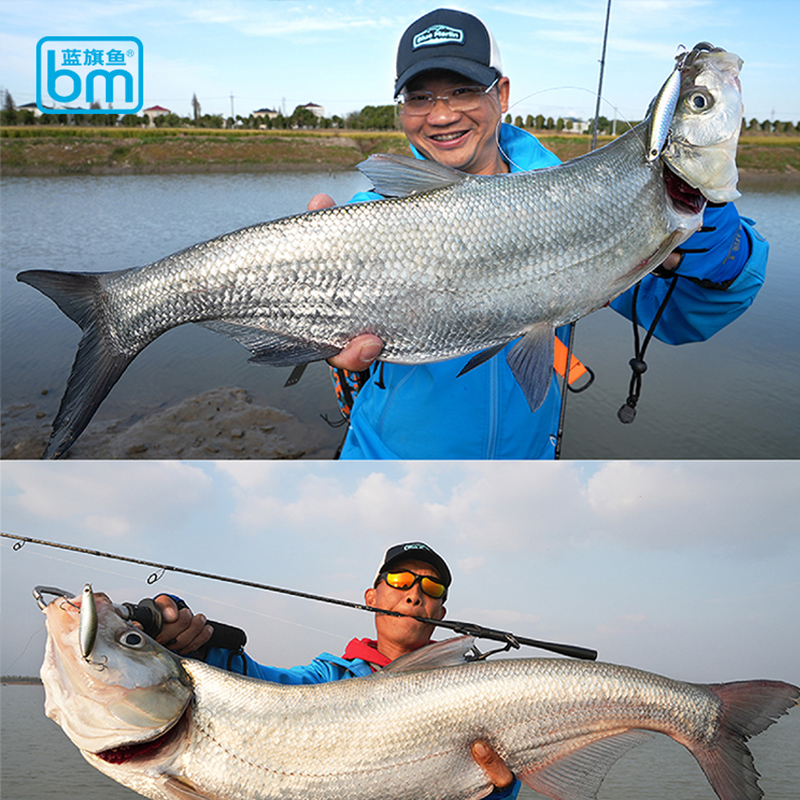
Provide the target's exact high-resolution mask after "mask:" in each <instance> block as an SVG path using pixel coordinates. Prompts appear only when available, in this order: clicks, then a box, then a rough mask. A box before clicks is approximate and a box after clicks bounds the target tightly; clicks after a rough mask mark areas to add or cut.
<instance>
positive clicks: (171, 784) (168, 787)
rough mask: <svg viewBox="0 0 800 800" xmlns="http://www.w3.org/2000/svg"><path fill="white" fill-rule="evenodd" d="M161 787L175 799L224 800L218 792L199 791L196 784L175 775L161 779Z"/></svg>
mask: <svg viewBox="0 0 800 800" xmlns="http://www.w3.org/2000/svg"><path fill="white" fill-rule="evenodd" d="M159 788H160V789H161V790H162V791H163V792H164V794H166V795H168V796H169V797H174V798H175V800H222V798H221V797H220V796H219V795H217V794H208V793H206V792H202V791H198V789H196V788H195V787H194V786H191V785H190V784H189V783H187V782H186V781H184V780H182V779H180V778H176V777H175V776H174V775H170V776H169V777H167V778H165V779H164V780H163V781H161V782H160V786H159Z"/></svg>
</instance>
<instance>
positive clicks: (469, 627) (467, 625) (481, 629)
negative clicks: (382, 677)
mask: <svg viewBox="0 0 800 800" xmlns="http://www.w3.org/2000/svg"><path fill="white" fill-rule="evenodd" d="M0 537H2V538H4V539H14V540H15V543H14V545H13V549H14V550H20V549H21V548H22V547H23V546H24V545H25V544H28V543H30V544H40V545H43V546H45V547H53V548H56V549H59V550H71V551H73V552H75V553H83V554H84V555H90V556H98V557H99V558H109V559H113V560H116V561H126V562H128V563H130V564H139V565H141V566H146V567H154V568H155V569H157V570H160V573H159V572H154V573H153V574H152V575H149V576H148V577H147V583H148V584H151V585H152V584H153V583H155V582H156V581H158V580H160V579H161V578H162V577H163V575H164V573H165V572H178V573H182V574H184V575H193V576H195V577H198V578H208V579H209V580H214V581H222V582H224V583H233V584H237V585H239V586H248V587H250V588H252V589H262V590H264V591H267V592H276V593H278V594H288V595H291V596H292V597H302V598H304V599H306V600H318V601H319V602H321V603H330V604H332V605H338V606H344V607H346V608H355V609H358V610H360V611H369V612H371V613H373V614H385V615H386V616H390V617H408V616H409V615H408V614H403V613H401V612H400V611H390V610H388V609H385V608H375V606H368V605H365V604H363V603H354V602H351V601H350V600H340V599H338V598H335V597H325V596H323V595H318V594H310V593H309V592H300V591H297V590H296V589H285V588H282V587H279V586H270V585H269V584H266V583H258V582H256V581H248V580H244V579H243V578H230V577H225V576H223V575H217V574H214V573H212V572H202V571H200V570H194V569H188V568H186V567H177V566H172V565H169V564H161V563H158V562H155V561H145V560H144V559H140V558H131V557H130V556H120V555H115V554H114V553H106V552H103V551H102V550H90V549H89V548H86V547H77V546H76V545H71V544H60V543H58V542H51V541H48V540H46V539H33V538H31V537H29V536H20V535H18V534H15V533H3V532H0ZM414 619H416V620H418V621H419V622H422V623H424V624H426V625H435V626H436V627H437V628H448V629H450V630H452V631H455V632H456V633H460V634H462V635H465V636H475V637H476V638H479V639H490V640H492V641H496V642H503V643H505V645H506V648H504V649H510V648H512V647H513V648H515V649H519V647H520V646H521V645H526V646H527V647H536V648H538V649H539V650H547V651H549V652H551V653H558V654H559V655H563V656H570V657H571V658H581V659H585V660H587V661H594V660H595V659H596V658H597V651H596V650H591V649H589V648H586V647H578V646H577V645H571V644H559V643H557V642H543V641H539V640H538V639H529V638H527V637H525V636H517V635H516V634H514V633H511V632H509V631H501V630H497V629H495V628H487V627H485V626H483V625H478V624H477V623H474V622H458V621H456V620H443V619H431V618H430V617H416V616H415V617H414ZM209 624H211V625H213V624H215V623H209Z"/></svg>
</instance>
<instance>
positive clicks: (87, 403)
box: [17, 270, 138, 458]
mask: <svg viewBox="0 0 800 800" xmlns="http://www.w3.org/2000/svg"><path fill="white" fill-rule="evenodd" d="M100 277H101V273H96V274H93V273H84V272H53V271H50V270H28V271H26V272H21V273H19V275H17V280H18V281H21V282H22V283H27V284H28V285H30V286H33V287H34V288H35V289H38V290H39V291H40V292H42V294H44V295H46V296H47V297H49V298H50V299H51V300H52V301H53V302H54V303H55V304H56V305H57V306H58V307H59V308H60V309H61V310H62V311H63V312H64V313H65V314H66V315H67V316H68V317H69V318H70V319H71V320H72V321H73V322H75V323H77V324H78V325H79V326H80V328H81V330H82V331H83V337H82V338H81V341H80V344H79V345H78V352H77V353H76V355H75V361H74V363H73V365H72V371H71V372H70V375H69V379H68V380H67V387H66V389H65V391H64V396H63V397H62V398H61V405H60V407H59V409H58V414H56V417H55V419H54V420H53V429H52V433H51V435H50V441H49V442H48V444H47V448H46V449H45V452H44V455H43V456H42V458H59V457H61V456H63V455H64V453H66V451H67V450H68V449H69V448H70V447H71V446H72V444H73V443H74V442H75V440H76V439H77V438H78V436H80V434H81V433H82V432H83V430H84V428H86V426H87V425H88V424H89V421H90V420H91V418H92V417H93V416H94V413H95V411H97V408H98V406H99V405H100V403H102V402H103V400H104V399H105V397H106V395H107V394H108V393H109V392H110V391H111V387H112V386H114V384H115V383H116V382H117V381H118V380H119V377H120V375H122V373H123V372H124V371H125V369H126V368H127V366H128V364H130V363H131V361H133V359H134V358H135V357H136V355H137V352H138V351H137V352H134V353H126V352H122V351H120V350H119V349H118V348H117V347H116V346H115V345H114V343H113V339H112V336H111V325H110V320H109V319H108V315H107V314H106V313H105V310H104V309H103V305H102V302H101V289H100Z"/></svg>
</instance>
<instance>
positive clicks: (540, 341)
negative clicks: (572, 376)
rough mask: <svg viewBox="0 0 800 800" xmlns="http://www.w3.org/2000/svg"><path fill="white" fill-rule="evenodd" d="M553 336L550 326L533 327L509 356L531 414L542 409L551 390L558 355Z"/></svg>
mask: <svg viewBox="0 0 800 800" xmlns="http://www.w3.org/2000/svg"><path fill="white" fill-rule="evenodd" d="M554 336H555V330H554V329H553V327H552V326H551V325H547V324H544V323H542V324H539V325H533V326H532V327H531V328H529V330H528V332H527V333H526V334H525V335H524V336H523V337H522V338H521V339H520V340H519V341H518V342H517V343H516V344H515V345H514V346H513V347H512V348H511V350H510V351H509V353H508V356H506V361H508V366H509V367H510V368H511V372H513V373H514V377H515V378H516V379H517V383H518V384H519V387H520V389H522V392H523V394H524V395H525V399H526V400H527V401H528V405H529V406H530V409H531V411H536V409H537V408H539V406H540V405H541V404H542V403H543V402H544V399H545V397H547V393H548V392H549V391H550V383H551V382H552V378H553V358H554V355H555V345H554V341H553V337H554Z"/></svg>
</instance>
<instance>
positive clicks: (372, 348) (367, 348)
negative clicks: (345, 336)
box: [328, 334, 383, 372]
mask: <svg viewBox="0 0 800 800" xmlns="http://www.w3.org/2000/svg"><path fill="white" fill-rule="evenodd" d="M381 350H383V342H382V341H381V340H380V339H379V338H378V337H377V336H372V335H370V334H363V335H361V336H356V338H355V339H353V341H351V342H349V343H348V345H347V347H345V348H344V350H342V352H341V353H337V354H336V355H335V356H333V358H329V359H328V363H329V364H330V365H331V366H332V367H336V368H338V369H346V370H348V371H349V372H361V371H362V370H365V369H368V368H369V367H370V366H371V365H372V362H373V361H375V359H376V358H377V357H378V356H379V355H380V353H381Z"/></svg>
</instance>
